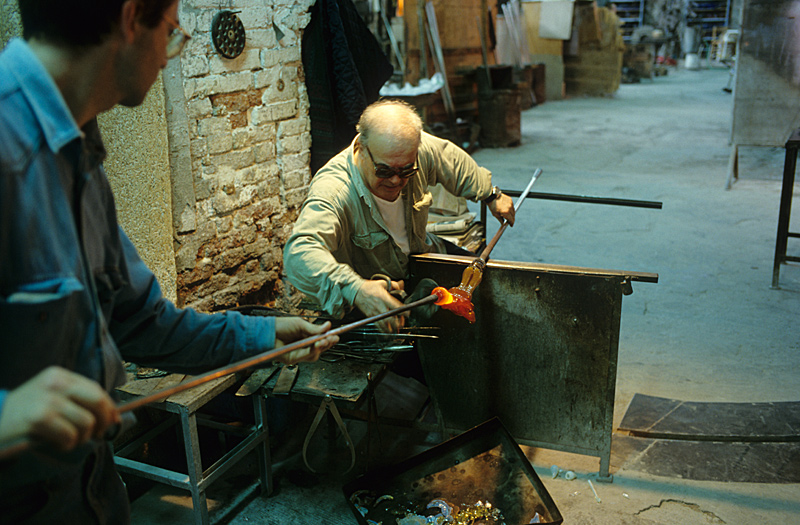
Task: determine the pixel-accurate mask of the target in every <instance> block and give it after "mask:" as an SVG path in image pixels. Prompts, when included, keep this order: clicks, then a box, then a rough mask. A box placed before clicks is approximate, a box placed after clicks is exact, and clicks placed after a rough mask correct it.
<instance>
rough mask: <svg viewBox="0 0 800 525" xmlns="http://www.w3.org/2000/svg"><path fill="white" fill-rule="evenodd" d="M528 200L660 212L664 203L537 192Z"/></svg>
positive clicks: (513, 192) (508, 192)
mask: <svg viewBox="0 0 800 525" xmlns="http://www.w3.org/2000/svg"><path fill="white" fill-rule="evenodd" d="M503 193H505V194H506V195H508V196H509V197H519V196H520V195H521V194H522V192H521V191H519V190H503ZM526 198H528V199H543V200H550V201H568V202H584V203H590V204H610V205H613V206H630V207H633V208H651V209H656V210H660V209H661V208H662V206H663V205H662V203H661V202H658V201H642V200H633V199H617V198H613V197H589V196H586V195H565V194H562V193H542V192H537V191H532V192H530V193H529V194H528V195H527V197H526Z"/></svg>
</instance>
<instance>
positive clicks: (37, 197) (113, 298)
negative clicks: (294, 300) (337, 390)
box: [0, 0, 337, 523]
mask: <svg viewBox="0 0 800 525" xmlns="http://www.w3.org/2000/svg"><path fill="white" fill-rule="evenodd" d="M19 4H20V5H19V7H20V14H21V18H22V24H23V31H24V33H23V35H24V40H14V41H12V42H10V43H9V45H8V46H7V47H6V49H5V50H3V52H2V53H1V54H0V254H2V255H0V257H2V259H1V262H0V443H2V444H7V443H9V442H12V441H13V440H15V439H18V438H28V439H29V440H31V441H32V442H34V443H36V444H37V445H36V446H34V447H32V448H30V449H29V450H28V451H26V452H23V453H21V454H18V455H15V456H14V457H12V458H10V459H5V460H4V461H2V462H0V494H2V496H0V522H3V523H28V522H29V523H59V522H61V523H127V522H128V521H129V517H128V516H129V506H128V500H127V494H126V493H125V489H124V487H123V485H122V482H121V480H120V479H119V476H118V475H117V473H116V471H115V469H114V462H113V457H112V453H111V450H110V447H109V445H108V443H106V442H105V441H103V439H102V436H103V435H104V433H105V431H106V430H107V428H108V427H109V426H110V425H112V424H115V423H117V422H119V419H120V418H119V413H118V412H117V410H116V408H115V404H114V401H113V400H112V398H111V397H110V392H113V389H114V388H115V387H116V386H119V385H120V384H121V383H122V382H123V381H124V378H125V376H124V373H123V369H122V358H124V359H126V360H129V361H133V362H137V363H140V364H142V365H145V366H156V367H160V368H164V369H167V370H172V371H176V372H184V373H190V374H194V373H199V372H203V371H206V370H209V369H213V368H216V367H219V366H223V365H225V364H228V363H231V362H235V361H239V360H241V359H244V358H246V357H248V356H250V355H254V354H257V353H261V352H264V351H267V350H269V349H271V348H273V347H274V346H275V345H277V344H280V343H281V342H283V343H288V342H292V341H295V340H299V339H302V338H304V337H307V336H310V335H315V334H318V333H322V332H324V331H326V330H327V329H328V328H329V325H322V326H317V325H313V324H311V323H308V322H306V321H304V320H302V319H299V318H263V317H246V316H243V315H240V314H238V313H234V312H227V313H220V314H213V315H208V314H200V313H198V312H195V311H192V310H189V309H185V310H180V309H178V308H176V307H175V306H174V305H173V304H171V303H170V302H169V301H167V300H165V299H164V297H163V296H162V294H161V291H160V289H159V287H158V284H157V282H156V280H155V277H154V276H153V274H152V273H151V272H150V271H149V270H148V269H147V268H146V267H145V265H144V264H143V263H142V261H141V259H140V258H139V257H138V255H137V254H136V250H135V249H134V247H133V245H132V244H131V242H130V241H129V240H128V238H127V237H126V235H125V234H124V232H122V231H121V230H120V229H119V227H118V225H117V219H116V212H115V207H114V201H113V196H112V194H111V190H110V188H109V186H108V181H107V180H106V177H105V173H104V172H103V168H102V164H101V163H102V160H103V157H104V155H105V151H104V149H103V144H102V141H101V139H100V135H99V132H98V128H97V123H96V120H95V117H96V116H97V114H98V113H100V112H102V111H105V110H108V109H110V108H111V107H113V106H115V105H116V104H123V105H126V106H135V105H137V104H140V103H141V102H142V100H144V97H145V95H146V94H147V91H148V90H149V89H150V86H151V85H152V83H153V81H154V80H155V79H156V77H157V75H158V73H159V71H160V70H161V69H162V68H163V67H164V66H165V65H166V64H167V60H168V59H169V58H172V57H174V56H177V55H178V54H179V53H180V50H181V48H182V46H183V43H184V41H185V39H186V38H188V35H186V33H185V32H183V30H182V29H181V28H180V26H179V25H178V23H177V9H178V3H177V0H104V1H102V2H87V1H85V0H19ZM336 340H337V338H336V337H335V336H332V337H326V338H324V339H323V340H321V341H319V342H318V343H317V344H315V345H314V347H313V348H311V349H303V350H299V351H297V353H295V355H292V356H288V358H287V359H288V360H297V359H303V360H315V359H316V358H317V357H318V356H319V353H320V352H322V351H324V350H325V349H327V348H329V347H330V346H332V345H333V344H335V342H336Z"/></svg>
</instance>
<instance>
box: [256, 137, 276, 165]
mask: <svg viewBox="0 0 800 525" xmlns="http://www.w3.org/2000/svg"><path fill="white" fill-rule="evenodd" d="M254 153H255V157H256V162H259V163H260V162H266V161H268V160H272V159H274V158H275V144H274V143H272V142H262V143H261V144H256V145H255V146H254Z"/></svg>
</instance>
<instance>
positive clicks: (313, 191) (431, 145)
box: [284, 100, 514, 331]
mask: <svg viewBox="0 0 800 525" xmlns="http://www.w3.org/2000/svg"><path fill="white" fill-rule="evenodd" d="M357 130H358V132H359V133H358V135H357V136H356V137H355V139H354V140H353V142H352V144H351V145H350V146H349V147H348V148H347V149H345V150H344V151H342V152H341V153H339V154H338V155H337V156H335V157H334V158H333V159H331V160H330V161H329V162H328V163H327V164H326V165H325V166H324V167H322V168H321V169H320V170H319V171H318V172H317V174H316V175H315V176H314V179H313V180H312V182H311V187H310V190H309V195H308V198H307V199H306V201H305V203H304V204H303V208H302V210H301V212H300V216H299V217H298V219H297V222H296V223H295V226H294V232H293V234H292V236H291V237H290V238H289V241H288V242H287V244H286V247H285V249H284V266H285V268H286V272H287V275H288V277H289V280H290V281H291V283H292V284H293V285H294V286H295V287H297V289H299V290H300V291H301V292H303V293H305V294H307V295H309V296H311V297H313V298H315V299H316V300H317V301H318V302H319V304H320V306H321V307H322V309H324V310H325V311H327V312H328V313H330V314H333V315H342V314H344V313H345V312H346V310H347V309H348V307H350V306H356V307H357V308H358V309H359V310H361V311H362V312H363V313H364V314H365V315H367V316H372V315H377V314H381V313H384V312H386V311H388V310H391V309H393V308H396V307H398V306H400V305H401V303H400V301H399V300H398V299H397V298H395V297H393V296H392V295H391V294H390V292H389V290H388V289H387V286H386V283H385V281H383V280H379V279H371V277H373V276H374V275H376V274H383V275H386V276H388V277H389V278H390V279H391V281H392V288H394V289H401V288H402V286H403V283H402V281H403V279H405V278H406V277H407V273H408V257H409V255H411V254H419V253H429V252H439V253H445V252H446V246H445V244H444V241H443V240H442V239H440V238H438V237H436V236H435V235H432V234H429V233H427V231H426V225H427V222H428V208H429V207H430V205H431V201H432V197H431V193H430V192H429V190H428V188H429V187H431V186H433V185H435V184H437V183H441V184H442V186H443V187H444V188H445V189H446V190H447V191H449V192H450V193H452V194H454V195H456V196H460V197H466V198H468V199H472V200H473V201H479V200H483V201H484V202H486V203H487V204H488V207H489V210H490V211H491V213H492V215H494V216H495V217H496V218H497V219H498V220H501V221H502V220H508V222H509V223H510V224H513V223H514V205H513V202H512V200H511V198H510V197H508V196H507V195H504V194H502V193H501V192H500V191H499V190H498V189H497V187H496V186H494V187H493V186H492V175H491V173H490V172H489V171H488V170H486V169H484V168H481V167H480V166H478V165H477V164H476V163H475V161H474V160H473V159H472V158H471V157H470V156H469V155H468V154H467V153H466V152H465V151H464V150H462V149H461V148H459V147H458V146H455V145H454V144H452V143H451V142H448V141H446V140H442V139H439V138H437V137H434V136H432V135H429V134H428V133H425V132H424V131H422V120H421V119H420V117H419V115H418V114H417V113H416V111H415V110H414V108H413V107H411V106H409V105H408V104H405V103H403V102H399V101H392V100H385V101H379V102H376V103H374V104H372V105H370V106H369V107H368V108H367V109H366V110H364V112H363V114H362V115H361V118H360V120H359V123H358V126H357ZM403 323H404V320H403V318H401V317H394V318H390V319H388V320H386V321H384V322H383V323H382V324H381V326H382V328H383V329H384V330H387V331H396V330H397V329H399V328H400V327H401V326H402V325H403Z"/></svg>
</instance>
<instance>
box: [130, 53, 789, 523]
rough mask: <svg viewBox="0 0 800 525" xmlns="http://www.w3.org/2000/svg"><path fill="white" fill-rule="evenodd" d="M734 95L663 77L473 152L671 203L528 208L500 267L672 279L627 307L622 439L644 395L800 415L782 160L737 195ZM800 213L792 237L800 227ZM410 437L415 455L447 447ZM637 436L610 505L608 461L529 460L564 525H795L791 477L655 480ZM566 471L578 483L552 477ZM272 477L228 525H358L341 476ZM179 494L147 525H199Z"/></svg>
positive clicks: (547, 187) (742, 181)
mask: <svg viewBox="0 0 800 525" xmlns="http://www.w3.org/2000/svg"><path fill="white" fill-rule="evenodd" d="M727 82H728V71H727V70H714V69H712V70H700V71H687V70H682V69H671V70H670V72H669V75H667V76H665V77H658V78H656V79H654V80H653V81H648V80H644V81H643V82H642V83H640V84H629V85H623V86H622V87H621V88H620V90H619V92H618V93H617V94H616V95H615V96H613V97H609V98H575V99H568V100H564V101H553V102H547V103H545V104H542V105H540V106H538V107H534V108H532V109H529V110H526V111H524V112H523V117H522V118H523V122H522V145H521V146H519V147H516V148H508V149H484V150H481V151H478V152H476V153H475V155H474V157H475V158H476V160H477V161H478V162H479V163H480V164H482V165H484V166H486V167H487V168H489V169H491V170H492V171H493V173H494V177H495V181H496V183H497V184H499V185H500V187H501V188H507V189H522V187H523V186H524V185H525V183H526V182H527V180H528V178H529V177H530V174H531V171H532V168H533V167H541V168H542V169H543V170H544V174H543V175H542V177H541V178H540V180H539V181H538V182H537V184H536V187H535V189H536V190H537V191H541V192H553V193H569V194H578V195H591V196H602V197H617V198H626V199H642V200H653V201H660V202H663V209H662V210H647V209H637V208H621V207H611V206H602V205H595V204H574V203H564V202H550V201H542V200H528V201H527V202H526V204H525V206H524V207H522V209H521V210H520V212H519V215H518V219H517V220H518V222H517V225H516V226H515V227H514V228H512V229H510V230H508V231H507V232H506V233H505V234H504V236H503V238H502V240H501V241H500V242H499V243H498V245H497V247H496V248H495V250H494V252H493V253H492V257H493V258H494V259H501V260H516V261H532V262H545V263H551V264H567V265H575V266H588V267H594V268H605V269H619V270H631V271H646V272H655V273H658V274H659V282H658V284H646V283H634V293H633V295H630V296H626V297H625V298H624V300H623V313H622V326H621V332H620V345H619V365H618V376H617V394H616V408H615V416H614V421H615V422H614V428H615V429H616V427H617V425H618V424H619V422H620V421H621V419H622V417H623V416H624V415H625V411H626V409H627V407H628V404H629V403H630V401H631V398H632V397H633V395H634V394H636V393H642V394H648V395H652V396H660V397H666V398H672V399H679V400H684V401H705V402H721V401H725V402H736V403H744V402H775V401H800V335H799V334H800V331H799V330H798V328H797V326H796V323H797V320H798V319H800V266H798V265H789V266H784V267H783V269H782V272H781V289H779V290H773V289H771V288H770V284H771V278H772V260H773V254H774V243H775V231H776V224H777V209H778V202H779V194H780V177H781V173H782V166H783V154H784V152H783V149H782V148H743V149H742V152H741V157H740V168H739V169H740V178H739V180H738V181H737V182H736V183H735V184H734V186H733V188H732V189H731V190H726V189H725V183H726V179H727V167H728V158H729V155H730V146H729V144H728V139H729V134H730V117H731V112H732V96H731V95H730V94H728V93H726V92H724V91H723V90H722V88H723V87H725V85H726V84H727ZM798 205H800V203H798V200H797V199H795V209H797V208H798ZM797 217H798V218H796V219H795V220H794V221H793V227H792V228H791V230H793V231H797V230H800V215H798V216H797ZM489 233H490V234H491V233H492V231H491V230H490V232H489ZM793 247H794V251H795V252H798V253H800V244H793V243H792V242H790V252H791V251H792V249H793ZM353 433H354V436H357V435H363V428H359V427H358V426H357V425H354V427H353ZM794 433H795V434H797V432H796V429H795V432H794ZM395 435H396V436H397V438H398V440H399V441H402V442H404V443H406V444H408V445H411V446H412V448H410V449H409V450H411V451H420V450H423V449H425V448H426V447H429V446H431V445H433V444H435V443H436V441H435V440H436V437H437V436H436V435H435V434H429V435H426V434H414V433H404V432H400V431H398V432H397V433H396V434H395ZM626 439H628V440H629V439H630V438H625V437H624V436H621V435H617V434H615V437H614V445H613V447H612V450H613V454H612V468H611V470H612V473H613V475H614V481H613V483H610V484H605V483H597V482H595V483H594V487H595V489H596V490H597V493H598V496H599V499H600V500H601V501H600V502H597V501H596V500H595V498H594V495H593V494H592V492H591V489H590V487H589V484H588V483H587V481H586V480H587V478H588V479H594V478H593V477H592V476H593V475H595V474H596V472H597V468H598V461H597V459H596V458H588V457H585V456H578V455H573V454H565V453H559V452H553V451H548V450H541V449H536V450H534V449H527V448H526V451H527V453H528V455H529V457H530V458H531V461H532V462H533V464H534V467H535V469H536V472H537V473H538V474H539V477H540V478H541V479H542V481H543V482H544V484H545V487H546V488H547V491H548V492H549V493H550V495H551V496H552V497H553V499H554V501H555V503H556V505H557V506H558V508H559V510H560V511H561V513H562V515H563V516H564V522H565V523H574V524H581V525H583V524H674V523H686V524H704V523H727V524H750V523H770V524H772V523H775V524H777V523H797V522H798V521H797V520H798V516H800V484H798V483H797V482H798V479H799V478H800V476H799V475H798V473H796V472H795V473H792V474H794V476H793V477H792V476H789V478H790V479H793V480H794V483H786V481H787V479H785V478H784V479H781V478H780V477H777V478H776V479H775V481H776V482H775V483H744V482H730V481H696V480H689V479H681V478H678V477H669V476H656V475H652V474H648V473H646V472H644V471H642V470H641V469H637V468H634V467H635V465H636V459H637V453H638V452H637V451H635V450H634V451H633V452H632V451H631V450H630V449H629V448H626V446H625V444H626V441H625V440H626ZM722 447H725V445H722ZM719 450H723V449H719ZM701 460H702V459H700V458H699V459H698V461H701ZM553 464H557V465H558V466H559V467H560V468H562V469H564V470H573V471H575V472H576V474H577V476H578V478H577V479H576V480H572V481H567V480H565V479H563V477H558V478H556V479H553V478H552V477H551V476H550V466H551V465H553ZM764 468H774V465H772V466H766V465H765V467H764ZM331 469H332V470H333V471H336V470H337V466H336V464H335V463H333V464H332V465H331ZM275 478H276V482H277V484H278V490H277V491H276V493H275V494H274V495H273V496H272V497H269V498H266V497H255V498H245V499H244V501H243V502H242V503H241V504H240V505H238V506H236V507H235V508H234V510H233V511H232V512H229V513H227V514H226V515H223V513H222V512H217V513H216V514H215V515H214V516H213V517H214V518H215V519H222V520H224V521H229V522H230V523H235V524H241V523H263V524H325V525H338V524H350V523H355V520H354V518H353V516H352V514H351V513H350V511H349V510H348V508H347V506H346V504H345V500H344V497H343V495H342V489H341V487H342V484H343V482H344V479H343V478H341V477H339V476H337V475H333V474H331V475H327V476H321V477H316V478H313V477H308V476H303V472H302V469H301V468H300V467H299V464H298V459H297V457H296V456H294V457H289V459H287V460H286V461H284V462H282V463H279V464H277V465H276V469H275ZM718 479H722V480H724V479H726V477H725V473H724V472H721V473H720V475H719V476H718ZM165 492H168V491H159V490H158V489H153V490H151V491H150V492H148V493H147V494H146V495H145V496H143V497H141V498H139V499H137V500H136V501H135V502H134V504H133V510H134V514H133V515H134V523H178V522H182V523H189V522H191V514H190V511H189V509H187V508H186V506H187V505H190V503H187V501H186V498H180V497H177V496H171V497H167V496H164V497H162V496H161V494H163V493H165ZM165 501H168V502H172V503H165ZM212 504H213V505H217V502H216V501H213V498H212ZM219 507H220V508H223V507H225V505H224V504H219ZM227 508H231V505H230V504H229V505H228V507H227Z"/></svg>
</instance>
